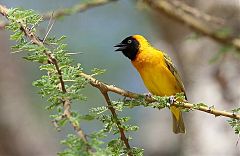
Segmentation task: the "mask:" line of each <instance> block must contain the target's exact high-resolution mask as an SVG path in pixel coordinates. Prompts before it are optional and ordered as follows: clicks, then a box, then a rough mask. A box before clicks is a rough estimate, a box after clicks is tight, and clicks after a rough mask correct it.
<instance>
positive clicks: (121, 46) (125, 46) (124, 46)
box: [114, 43, 128, 51]
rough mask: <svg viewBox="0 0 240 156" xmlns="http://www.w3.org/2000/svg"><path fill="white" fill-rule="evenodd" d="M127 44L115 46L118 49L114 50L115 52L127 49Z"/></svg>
mask: <svg viewBox="0 0 240 156" xmlns="http://www.w3.org/2000/svg"><path fill="white" fill-rule="evenodd" d="M127 46H128V45H127V44H124V43H119V44H117V45H115V46H114V47H119V48H118V49H116V50H115V51H123V50H125V49H126V48H127Z"/></svg>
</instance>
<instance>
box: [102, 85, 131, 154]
mask: <svg viewBox="0 0 240 156" xmlns="http://www.w3.org/2000/svg"><path fill="white" fill-rule="evenodd" d="M98 89H99V90H100V91H101V93H102V95H103V97H104V99H105V101H106V102H107V105H108V109H109V110H110V111H111V113H112V116H113V118H114V119H116V125H117V128H118V129H119V132H120V136H121V137H120V138H121V140H122V141H123V143H124V144H125V146H126V148H127V151H128V155H129V156H132V152H131V147H130V145H129V143H128V138H127V137H126V135H125V132H124V129H123V128H122V124H121V122H120V121H119V120H118V116H117V113H116V111H115V109H114V108H113V106H112V103H111V100H110V98H109V96H108V93H107V92H108V90H105V89H104V88H98Z"/></svg>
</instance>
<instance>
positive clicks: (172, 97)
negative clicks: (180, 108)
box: [167, 96, 176, 107]
mask: <svg viewBox="0 0 240 156" xmlns="http://www.w3.org/2000/svg"><path fill="white" fill-rule="evenodd" d="M175 102H176V99H175V97H174V96H170V97H169V103H168V104H167V106H168V107H170V106H171V105H172V104H174V103H175Z"/></svg>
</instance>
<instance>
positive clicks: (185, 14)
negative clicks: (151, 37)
mask: <svg viewBox="0 0 240 156" xmlns="http://www.w3.org/2000/svg"><path fill="white" fill-rule="evenodd" d="M143 2H145V3H146V4H148V5H149V6H150V7H151V8H153V9H155V10H157V11H159V12H161V13H164V14H165V15H167V16H169V17H172V18H173V19H175V20H177V21H179V22H181V23H184V24H187V25H188V26H189V27H190V28H192V29H193V30H194V31H196V32H198V33H200V34H203V35H205V36H208V37H210V38H211V39H213V40H215V41H217V42H219V43H221V44H225V45H230V46H233V47H234V48H236V49H237V50H240V38H233V37H231V36H229V35H226V36H222V35H219V33H218V32H217V31H216V30H212V28H211V27H209V23H208V22H203V21H201V20H199V18H196V17H195V15H194V13H193V12H195V14H196V10H197V9H195V8H193V7H190V6H188V5H186V4H182V2H180V1H176V0H171V1H168V0H158V1H156V0H143ZM179 6H180V7H179ZM189 10H191V12H192V13H191V14H189ZM197 13H198V14H200V13H201V12H200V11H197ZM198 16H200V15H198ZM201 16H203V17H204V18H205V19H206V18H208V19H209V17H210V16H209V15H208V16H206V14H203V13H201ZM210 19H215V18H210ZM215 21H216V19H215ZM218 21H219V20H218ZM220 21H221V20H220ZM220 21H219V22H220Z"/></svg>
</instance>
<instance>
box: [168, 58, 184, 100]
mask: <svg viewBox="0 0 240 156" xmlns="http://www.w3.org/2000/svg"><path fill="white" fill-rule="evenodd" d="M164 60H165V63H166V65H167V67H168V69H169V70H170V71H171V73H172V74H173V76H174V77H175V79H176V80H177V83H178V85H179V86H180V88H181V90H182V92H184V95H185V97H186V99H187V96H186V92H185V88H184V85H183V82H182V80H181V77H180V76H179V74H178V72H177V69H176V67H175V66H174V64H173V63H172V60H171V59H170V57H169V56H168V55H167V54H164Z"/></svg>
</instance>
